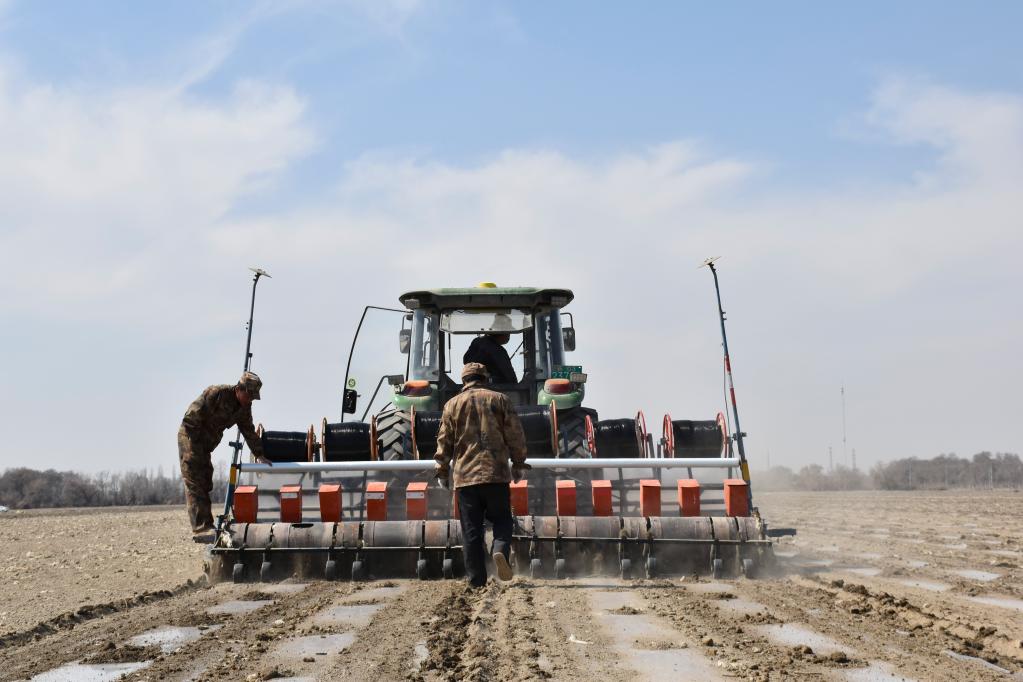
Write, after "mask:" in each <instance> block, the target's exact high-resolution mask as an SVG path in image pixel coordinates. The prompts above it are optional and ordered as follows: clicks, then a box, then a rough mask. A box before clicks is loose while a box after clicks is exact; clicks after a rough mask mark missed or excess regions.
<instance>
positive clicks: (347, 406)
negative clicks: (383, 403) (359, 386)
mask: <svg viewBox="0 0 1023 682" xmlns="http://www.w3.org/2000/svg"><path fill="white" fill-rule="evenodd" d="M358 402H359V394H358V393H356V392H355V389H354V388H346V389H345V392H344V395H343V396H342V397H341V412H342V413H343V414H355V404H356V403H358Z"/></svg>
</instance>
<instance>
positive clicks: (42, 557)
mask: <svg viewBox="0 0 1023 682" xmlns="http://www.w3.org/2000/svg"><path fill="white" fill-rule="evenodd" d="M756 503H757V505H758V506H759V507H760V510H761V512H762V514H763V515H764V517H765V518H766V519H767V520H768V521H769V522H770V524H771V525H772V526H774V527H781V526H792V527H795V528H797V529H798V531H799V534H798V535H797V536H796V537H794V538H783V539H781V540H779V541H778V543H777V545H776V551H777V554H778V556H779V566H778V569H779V570H778V572H777V575H771V576H764V577H760V578H758V579H755V580H748V579H737V580H721V581H711V580H709V579H707V578H693V577H684V578H681V579H680V578H677V577H676V578H672V579H657V580H634V581H621V580H617V579H604V578H600V579H597V578H575V579H568V580H530V579H526V578H522V577H517V578H516V579H515V580H513V581H512V582H510V583H493V582H492V583H491V584H490V585H488V587H486V588H485V589H483V590H478V591H469V590H466V588H465V586H464V583H462V582H461V581H447V582H445V581H427V582H417V581H412V580H401V581H385V582H367V583H350V582H334V583H327V582H310V583H302V582H293V581H285V582H283V583H276V584H271V585H264V584H260V583H253V584H242V585H235V584H224V583H222V584H218V585H214V586H207V585H206V584H205V582H204V581H203V580H202V579H201V571H202V557H203V548H201V547H198V546H195V545H193V544H192V543H191V542H190V541H189V540H188V538H187V529H186V523H185V515H184V512H183V511H182V510H180V509H142V510H139V509H131V510H125V509H119V510H104V511H60V512H23V513H14V512H11V513H6V514H3V515H0V543H2V545H3V554H2V555H0V561H2V564H0V577H2V578H3V580H2V581H0V591H2V598H0V680H28V679H35V680H114V679H124V680H262V679H273V678H292V679H308V680H320V679H322V680H333V679H341V680H374V681H377V682H382V681H386V680H545V679H556V680H577V679H600V680H601V681H602V682H615V681H619V680H620V681H623V682H624V681H626V680H628V681H629V682H633V681H634V680H644V679H648V680H661V679H676V680H723V679H750V680H781V679H792V680H895V679H910V680H1006V679H1023V673H1021V672H1020V671H1021V670H1023V641H1021V640H1023V567H1021V566H1023V556H1021V550H1023V493H1017V492H1013V491H976V492H935V493H875V492H864V493H821V494H807V493H770V494H766V493H760V494H758V495H757V498H756Z"/></svg>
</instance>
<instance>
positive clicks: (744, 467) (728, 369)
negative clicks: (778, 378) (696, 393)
mask: <svg viewBox="0 0 1023 682" xmlns="http://www.w3.org/2000/svg"><path fill="white" fill-rule="evenodd" d="M716 260H717V258H708V259H707V260H706V261H704V263H703V264H704V265H706V266H707V267H708V268H710V272H711V274H712V275H714V292H715V293H716V294H717V300H718V317H719V318H720V320H721V345H722V346H723V347H724V350H725V374H726V375H727V376H728V394H729V396H731V399H732V415H733V417H734V419H735V433H734V434H733V435H732V437H733V438H734V439H735V443H736V445H738V447H739V470H740V471H741V472H742V480H744V481H746V484H747V486H748V485H749V464H747V463H746V448H745V447H744V446H743V442H742V438H743V436H745V435H746V434H745V433H743V432H742V427H741V426H739V406H738V405H737V404H736V401H735V384H734V383H733V382H732V361H731V359H730V358H729V355H728V335H727V334H726V333H725V311H724V309H723V308H722V307H721V287H720V285H719V284H718V271H717V269H716V268H715V267H714V261H716ZM750 506H751V507H752V506H753V491H752V490H750Z"/></svg>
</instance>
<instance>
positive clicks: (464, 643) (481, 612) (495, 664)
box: [408, 579, 634, 682]
mask: <svg viewBox="0 0 1023 682" xmlns="http://www.w3.org/2000/svg"><path fill="white" fill-rule="evenodd" d="M580 587H581V586H579V585H575V584H573V583H571V582H550V581H528V580H524V579H516V580H515V581H514V582H512V583H508V584H503V585H502V584H498V583H490V584H488V585H487V587H486V588H484V589H483V590H479V591H469V590H466V588H465V587H464V586H463V585H453V586H450V587H448V588H447V589H448V593H447V595H445V596H444V597H443V598H442V599H441V600H440V604H439V608H440V611H439V615H438V616H437V617H435V618H434V619H432V620H431V621H426V622H427V624H428V627H427V629H428V635H427V637H426V642H427V651H428V655H427V658H426V660H425V661H424V662H423V664H422V667H421V673H419V674H412V675H409V676H408V679H410V680H427V681H431V682H432V681H435V680H443V681H446V682H447V681H454V680H459V681H461V680H470V681H476V682H484V681H490V680H508V681H513V680H514V681H517V680H547V679H582V678H600V679H603V680H605V681H607V682H621V681H624V680H628V679H633V678H634V673H632V671H630V670H628V669H627V668H625V666H623V665H622V663H621V662H620V661H619V660H618V659H617V657H615V656H614V655H613V654H612V653H611V649H610V646H609V639H608V638H607V635H606V633H604V632H602V631H601V628H600V626H599V625H598V624H596V623H595V622H594V621H593V618H592V614H591V610H592V609H591V606H590V603H589V599H588V598H587V596H586V592H585V590H583V589H579V588H580ZM573 635H576V636H577V638H578V639H582V640H584V641H585V642H587V643H584V644H575V643H571V642H570V641H569V638H570V637H571V636H573Z"/></svg>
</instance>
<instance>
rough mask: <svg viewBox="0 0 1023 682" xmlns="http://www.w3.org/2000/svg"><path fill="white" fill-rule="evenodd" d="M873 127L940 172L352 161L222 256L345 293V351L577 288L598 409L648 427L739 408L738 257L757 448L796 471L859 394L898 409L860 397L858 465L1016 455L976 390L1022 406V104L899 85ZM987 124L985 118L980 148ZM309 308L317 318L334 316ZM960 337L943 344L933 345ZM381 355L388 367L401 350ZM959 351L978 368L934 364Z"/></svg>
mask: <svg viewBox="0 0 1023 682" xmlns="http://www.w3.org/2000/svg"><path fill="white" fill-rule="evenodd" d="M894 83H897V84H894ZM868 118H869V120H870V121H871V122H872V124H873V125H875V126H876V127H877V130H878V131H879V132H881V133H882V134H884V135H886V136H888V137H889V139H890V141H891V142H892V143H894V144H904V143H915V144H927V145H929V146H930V147H932V148H933V149H934V151H935V153H936V154H937V157H938V159H939V161H938V162H937V163H936V164H934V165H933V166H931V167H928V168H923V169H920V172H921V173H923V174H926V175H927V176H928V178H929V179H928V181H927V182H919V177H920V175H919V174H912V175H909V176H907V177H906V179H905V181H904V182H902V183H898V184H894V185H889V186H879V185H877V184H873V185H866V186H864V187H866V188H864V187H860V188H858V189H855V190H844V189H828V188H824V187H809V188H806V189H803V190H801V191H788V192H785V193H784V194H775V195H770V196H769V198H767V199H763V198H759V199H757V200H753V199H750V198H749V197H750V196H752V193H751V192H747V191H746V190H747V188H748V187H749V186H750V185H751V184H752V183H755V182H760V181H763V180H768V181H769V178H768V177H767V171H766V170H764V169H758V166H757V165H756V164H753V163H751V162H749V161H747V160H743V159H725V158H716V157H715V156H714V155H712V154H709V153H707V152H702V151H701V150H700V149H699V146H698V145H696V144H694V143H692V142H673V143H668V144H665V145H661V146H658V147H655V148H652V149H649V150H645V151H643V152H637V153H633V154H624V155H621V156H617V157H613V158H606V159H599V160H593V159H577V158H571V157H567V156H565V155H563V154H560V153H557V152H554V151H550V150H507V151H504V152H502V153H500V154H498V155H496V156H495V157H494V158H492V159H490V160H488V161H486V162H484V163H482V164H479V165H475V166H455V165H451V164H445V163H441V162H437V161H431V160H423V159H418V158H401V157H399V158H394V157H386V156H373V155H369V156H366V157H363V158H361V159H358V160H356V161H354V162H352V163H350V164H348V165H347V166H346V168H345V170H344V173H343V175H342V178H341V180H340V182H339V184H338V186H337V189H336V192H335V193H334V194H333V195H331V196H330V197H328V198H326V199H325V200H324V201H323V202H321V203H320V204H319V205H317V206H315V207H305V208H303V209H300V210H295V211H292V212H288V213H286V214H284V215H281V216H276V217H269V216H263V217H261V218H260V219H258V220H255V221H251V222H248V221H227V222H224V223H222V224H221V226H220V227H219V228H218V229H217V230H215V231H214V232H213V233H212V234H211V235H210V242H211V244H212V245H213V246H214V247H215V248H217V249H219V250H220V251H221V252H222V253H225V254H226V253H229V252H237V251H238V250H239V249H241V252H242V253H244V254H245V255H246V256H247V257H248V259H249V260H252V261H253V262H255V261H258V262H277V263H287V264H289V265H291V266H295V265H296V264H301V266H302V267H303V268H308V269H309V270H310V271H311V272H313V273H318V277H315V278H314V277H309V278H308V279H307V280H306V281H307V282H309V283H310V284H311V285H312V286H314V287H316V288H319V286H320V283H322V285H323V286H324V287H325V288H326V289H327V290H329V291H332V292H334V297H333V300H336V301H337V308H336V310H337V311H339V315H338V319H339V320H340V321H335V322H331V321H324V324H323V325H322V327H321V329H320V331H321V332H322V333H323V334H325V335H326V336H327V337H334V338H337V340H338V341H339V342H341V343H343V342H346V340H347V339H348V338H349V336H348V335H349V334H350V327H351V320H354V319H355V317H356V315H357V311H358V308H359V307H361V304H363V303H381V302H382V303H384V304H390V303H393V301H394V298H395V297H396V295H397V294H398V293H399V292H400V291H402V290H404V289H410V288H418V287H423V286H443V285H468V284H472V283H474V282H477V281H481V280H494V281H497V282H499V283H506V284H545V285H565V286H570V287H572V288H573V289H575V291H576V292H577V301H576V303H574V304H573V309H574V310H575V312H576V315H577V320H578V324H579V327H580V352H579V354H578V357H579V358H580V359H582V360H583V361H584V362H585V363H586V364H587V368H588V369H589V370H591V372H592V373H591V376H592V377H593V379H594V381H593V385H592V386H591V390H590V395H591V396H592V398H593V399H594V401H595V406H597V407H600V408H602V409H604V410H605V411H606V413H608V414H627V413H631V412H633V411H634V410H635V409H636V408H637V407H643V408H645V409H647V410H648V414H649V416H650V419H651V422H657V420H658V419H659V417H660V415H661V414H662V413H663V412H664V411H669V410H670V411H671V412H672V413H673V414H675V416H676V418H678V417H679V416H680V415H684V414H688V415H691V416H694V417H700V416H707V415H711V414H712V413H713V412H714V411H716V410H717V409H718V407H719V405H720V365H719V364H718V363H719V351H718V350H717V345H718V339H717V332H716V326H715V318H714V309H713V303H712V299H711V292H710V290H709V285H710V280H709V277H707V276H706V275H704V274H702V273H699V272H697V271H696V270H695V266H696V265H697V264H699V263H700V262H701V261H702V259H703V258H704V257H706V256H708V255H721V254H724V255H726V256H727V259H726V260H725V261H723V263H722V273H723V277H724V285H725V298H726V305H727V304H728V303H729V302H730V303H731V306H732V308H730V309H732V311H733V312H736V311H742V312H741V314H737V315H735V317H734V321H733V330H732V331H733V334H734V335H735V336H736V340H735V341H734V342H733V343H734V346H735V347H734V349H733V351H734V352H736V353H737V356H736V359H737V362H736V364H737V367H739V368H745V372H746V374H743V373H742V369H740V370H739V371H740V374H739V376H738V381H739V387H740V396H743V395H744V394H743V388H744V387H747V388H746V391H747V393H746V394H745V395H746V399H745V401H744V402H745V406H746V408H747V410H748V414H747V417H746V419H745V420H744V424H745V425H746V427H747V430H749V431H751V432H752V433H756V436H757V437H758V438H759V440H754V441H753V444H754V447H757V446H759V447H760V448H764V447H765V446H766V447H771V448H772V450H773V452H774V453H775V461H779V460H784V458H785V457H786V456H787V457H788V459H789V461H796V462H798V461H800V460H802V461H805V460H806V459H807V458H808V457H809V456H811V455H813V454H815V453H818V452H823V451H824V448H825V446H826V444H827V443H829V442H830V443H832V444H834V443H835V442H837V441H836V440H834V433H835V432H836V428H835V425H834V423H833V422H834V417H835V416H836V415H837V410H838V406H837V405H838V404H837V399H836V400H835V404H834V405H831V404H829V402H828V401H829V400H830V397H829V396H830V393H831V392H832V389H834V391H833V392H834V393H835V395H837V387H838V384H839V383H840V382H841V381H843V380H847V383H849V384H850V388H851V390H850V394H851V395H852V396H856V397H858V398H860V399H863V398H862V397H863V396H866V395H870V396H877V397H876V399H873V398H872V399H871V401H870V404H869V405H863V404H862V403H861V404H860V405H859V407H858V408H857V406H856V404H855V403H854V408H857V409H859V412H860V414H858V415H856V416H857V417H861V418H862V419H863V421H860V422H859V426H858V429H859V431H858V436H859V439H858V440H859V446H860V447H859V452H860V458H861V461H871V459H873V458H876V457H887V456H892V455H896V454H906V453H907V449H908V448H919V449H914V450H912V452H918V453H922V454H926V453H928V452H937V451H939V450H943V449H955V448H959V449H961V450H963V451H968V450H969V449H970V448H981V447H991V448H997V447H1002V448H1010V447H1012V446H1013V445H1014V444H1015V443H1016V442H1018V441H1016V440H1014V436H1013V435H1012V434H1011V433H1009V432H1007V431H1003V430H999V429H1000V427H999V426H998V424H999V423H1001V422H1003V421H1005V422H1008V421H1011V418H1009V416H1008V415H1007V414H1004V413H1003V414H1001V417H1000V418H999V417H995V416H990V415H991V413H990V411H989V410H988V407H987V403H986V401H987V400H988V398H990V397H992V396H991V395H987V394H978V393H976V392H972V391H973V389H972V388H967V387H968V386H969V387H972V386H973V385H974V381H975V379H976V380H979V378H980V377H984V378H985V381H988V382H990V381H994V382H996V385H995V386H993V387H992V389H991V390H992V391H993V394H992V395H997V396H999V398H996V399H995V402H996V403H998V404H1001V402H1000V401H1004V400H1007V399H1011V393H1009V392H1008V389H1003V387H1002V386H1001V385H1000V384H998V382H999V378H1000V377H1004V376H1006V375H1010V376H1011V375H1012V374H1013V373H1015V375H1019V374H1020V367H1019V363H1014V364H1010V366H1008V367H1004V366H1003V367H1002V368H1000V369H999V370H998V371H997V372H995V371H993V370H992V367H991V364H990V356H989V355H988V354H989V353H990V352H991V347H992V345H994V346H995V347H998V348H1002V349H1003V350H1005V351H1007V350H1008V346H1009V345H1010V341H1009V339H1010V338H1011V337H1012V333H1013V332H1012V330H1015V332H1020V331H1023V329H1020V324H1019V316H1018V315H1017V316H1016V318H1015V321H1014V322H1012V321H1010V322H1008V323H1006V322H1005V321H1004V320H1003V318H1002V317H1001V315H1000V314H998V313H995V312H994V311H993V309H992V307H991V305H989V303H992V304H995V307H997V306H998V305H1001V306H1011V307H1014V308H1015V309H1016V311H1017V312H1019V307H1018V303H1013V301H1014V299H1013V298H1012V297H1011V296H1010V295H1009V294H1008V291H1010V290H1012V289H1013V288H1015V289H1016V290H1018V289H1019V288H1020V285H1021V284H1023V281H1021V277H1020V276H1019V275H1018V274H1015V273H1016V272H1017V269H1016V268H1015V266H1014V264H1013V261H1014V259H1015V258H1016V254H1018V253H1020V252H1023V248H1021V247H1023V235H1021V232H1020V230H1018V229H1017V227H1016V223H1017V217H1016V216H1018V215H1019V214H1020V212H1021V209H1023V198H1021V196H1020V195H1019V193H1018V191H1016V187H1018V186H1019V184H1020V181H1021V180H1023V172H1021V169H1020V167H1019V165H1018V164H1015V163H1014V162H1013V159H1018V158H1023V157H1020V155H1019V154H1018V153H1017V151H1016V150H1018V145H1019V130H1020V127H1019V126H1020V122H1021V121H1023V104H1021V102H1020V101H1019V99H1018V98H1015V97H1013V96H1007V95H991V94H984V93H981V94H970V93H965V92H962V91H958V90H954V89H951V88H942V87H938V86H934V85H913V84H912V83H908V82H896V81H889V82H886V83H885V84H883V85H882V86H881V87H880V88H879V89H878V91H877V92H876V93H875V96H874V100H873V104H872V107H871V110H870V112H869V115H868ZM977 120H981V121H985V122H987V123H988V125H987V126H986V130H985V131H984V132H983V133H981V132H978V131H975V130H974V129H973V127H972V122H974V121H977ZM757 196H758V197H760V196H763V193H762V192H758V193H757ZM246 237H248V238H246ZM240 245H241V246H240ZM353 285H354V286H353ZM992 296H993V297H994V298H993V299H992V298H991V297H992ZM978 297H980V298H981V299H983V300H984V303H981V304H980V305H978V302H977V298H978ZM296 305H297V306H298V307H299V308H303V307H304V306H307V307H308V311H309V312H308V314H310V315H313V314H315V313H313V311H314V310H315V309H316V308H317V307H318V306H320V305H322V301H319V300H318V301H316V302H310V303H308V304H304V303H301V302H298V303H296ZM978 316H979V319H980V320H983V322H978V319H977V318H978ZM977 324H981V325H984V324H991V325H997V326H992V327H990V328H988V329H984V330H980V329H971V327H970V325H977ZM992 335H993V336H994V337H995V338H994V339H992V338H991V336H992ZM953 337H954V338H955V339H956V340H955V341H954V342H953V341H949V342H947V343H944V344H940V345H941V346H942V348H941V350H940V351H939V350H938V347H937V346H936V345H935V340H936V339H938V338H943V339H951V338H953ZM383 343H384V346H383V350H382V351H379V353H380V356H381V359H380V360H379V362H380V363H384V362H386V361H385V360H383V359H382V358H383V356H384V353H385V352H387V353H389V352H390V350H391V349H390V345H389V343H390V337H389V336H388V337H385V338H384V340H383ZM949 343H951V344H952V345H953V346H954V347H955V348H956V349H957V350H956V351H955V352H956V356H957V358H956V359H957V363H958V364H957V368H956V369H955V371H954V372H952V371H951V370H950V369H948V368H946V370H945V372H944V373H942V372H939V371H936V370H935V368H936V367H942V366H943V365H944V363H945V362H946V361H944V360H942V353H947V352H949V350H948V344H949ZM364 352H369V351H364ZM371 364H372V363H371ZM279 369H281V370H282V371H283V370H284V368H283V367H281V368H279ZM380 369H381V371H384V370H385V369H386V368H385V367H381V368H380ZM392 369H393V368H392ZM366 373H368V374H372V376H373V377H374V378H375V377H376V376H377V375H378V374H379V373H380V372H376V373H373V372H366ZM952 373H954V374H955V375H956V378H955V379H954V380H952V381H950V374H952ZM971 377H972V378H971ZM363 380H364V382H365V380H366V379H365V377H363ZM886 387H898V390H897V391H892V392H888V391H886ZM956 387H958V388H956ZM923 396H927V398H926V399H923ZM938 396H942V400H943V401H944V402H943V403H942V404H941V406H940V407H938V408H937V409H933V408H935V406H934V403H933V401H934V399H936V398H937V397H938ZM925 405H926V406H927V408H928V409H929V410H931V411H921V410H922V409H923V406H925ZM982 406H983V407H982ZM996 409H1001V408H996ZM953 413H954V414H955V415H956V417H955V419H961V418H971V419H974V420H975V421H974V422H973V423H975V424H984V425H985V427H984V431H985V434H986V435H985V437H984V438H979V439H978V438H977V435H976V433H969V434H968V433H966V432H964V431H963V430H962V429H960V428H958V427H955V426H951V424H952V423H953V422H954V421H955V419H953V418H952V417H951V415H952V414H953ZM896 414H900V415H905V419H906V420H907V421H904V422H902V423H899V420H898V419H895V418H893V415H896ZM941 414H946V415H947V416H946V417H945V418H942V417H940V416H937V417H936V416H935V415H941ZM967 415H969V417H967ZM291 418H292V419H297V418H298V415H297V413H296V414H292V415H291ZM930 419H937V421H938V422H939V423H941V425H940V426H937V425H935V424H931V423H930V422H929V420H930ZM913 420H916V421H913ZM868 422H869V423H868ZM878 425H881V426H878ZM989 426H990V427H991V428H990V429H988V427H989ZM921 433H928V435H927V436H921V435H920V434H921ZM971 439H972V440H971ZM781 453H784V454H781Z"/></svg>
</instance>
